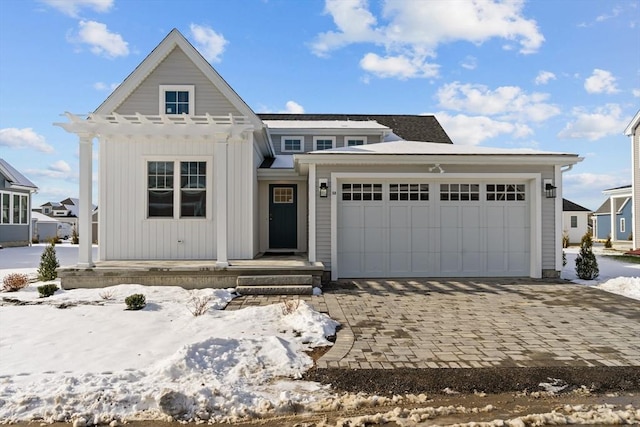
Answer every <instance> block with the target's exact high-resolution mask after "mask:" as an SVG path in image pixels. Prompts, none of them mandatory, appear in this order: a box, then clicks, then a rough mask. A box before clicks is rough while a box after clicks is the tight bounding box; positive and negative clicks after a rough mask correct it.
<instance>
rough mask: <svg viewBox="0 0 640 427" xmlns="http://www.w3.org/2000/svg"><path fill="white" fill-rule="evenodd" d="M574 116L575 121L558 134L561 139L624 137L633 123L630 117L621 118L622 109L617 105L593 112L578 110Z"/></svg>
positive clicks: (573, 113)
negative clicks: (629, 124) (626, 128)
mask: <svg viewBox="0 0 640 427" xmlns="http://www.w3.org/2000/svg"><path fill="white" fill-rule="evenodd" d="M572 115H573V117H574V120H573V121H572V122H569V123H567V125H566V126H565V127H564V129H562V130H561V131H560V132H559V133H558V137H559V138H564V139H588V140H590V141H595V140H598V139H601V138H604V137H606V136H609V135H622V131H623V130H624V128H625V127H626V126H627V124H628V123H629V122H630V121H631V118H630V117H621V116H622V109H621V108H620V106H619V105H617V104H607V105H605V106H603V107H599V108H597V109H596V110H595V111H593V112H588V111H586V110H585V109H583V108H576V109H574V110H573V112H572Z"/></svg>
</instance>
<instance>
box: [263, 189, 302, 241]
mask: <svg viewBox="0 0 640 427" xmlns="http://www.w3.org/2000/svg"><path fill="white" fill-rule="evenodd" d="M297 187H298V186H297V185H296V184H270V185H269V248H270V249H296V248H297V247H298V209H297V207H298V196H297Z"/></svg>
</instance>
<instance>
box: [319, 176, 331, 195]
mask: <svg viewBox="0 0 640 427" xmlns="http://www.w3.org/2000/svg"><path fill="white" fill-rule="evenodd" d="M318 184H319V188H318V189H319V191H320V197H327V196H328V195H329V184H328V180H326V179H324V178H323V179H319V180H318Z"/></svg>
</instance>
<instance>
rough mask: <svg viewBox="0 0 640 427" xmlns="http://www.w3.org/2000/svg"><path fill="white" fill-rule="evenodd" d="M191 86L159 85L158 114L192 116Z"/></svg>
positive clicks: (193, 109)
mask: <svg viewBox="0 0 640 427" xmlns="http://www.w3.org/2000/svg"><path fill="white" fill-rule="evenodd" d="M194 112H195V88H194V86H193V85H160V114H194Z"/></svg>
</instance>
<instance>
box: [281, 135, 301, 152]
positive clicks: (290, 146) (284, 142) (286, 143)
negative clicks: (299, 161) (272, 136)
mask: <svg viewBox="0 0 640 427" xmlns="http://www.w3.org/2000/svg"><path fill="white" fill-rule="evenodd" d="M280 149H281V151H282V152H283V153H301V152H303V151H304V138H303V137H301V136H283V137H282V139H281V146H280Z"/></svg>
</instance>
